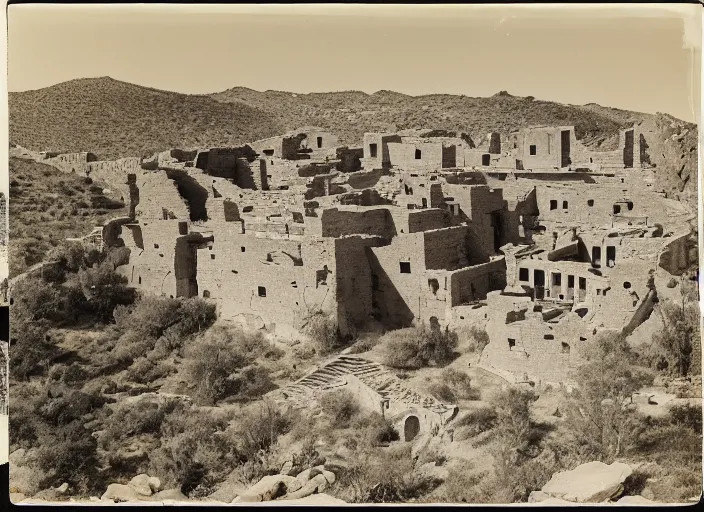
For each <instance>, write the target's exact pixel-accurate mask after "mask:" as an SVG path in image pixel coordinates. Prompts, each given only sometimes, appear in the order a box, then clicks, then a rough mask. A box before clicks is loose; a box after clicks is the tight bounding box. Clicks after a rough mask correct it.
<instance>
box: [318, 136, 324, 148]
mask: <svg viewBox="0 0 704 512" xmlns="http://www.w3.org/2000/svg"><path fill="white" fill-rule="evenodd" d="M317 142H318V148H322V147H323V138H322V137H318V139H317Z"/></svg>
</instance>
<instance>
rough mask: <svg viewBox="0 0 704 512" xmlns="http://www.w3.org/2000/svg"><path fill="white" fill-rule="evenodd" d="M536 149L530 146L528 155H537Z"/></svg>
mask: <svg viewBox="0 0 704 512" xmlns="http://www.w3.org/2000/svg"><path fill="white" fill-rule="evenodd" d="M537 150H538V148H537V147H536V146H535V145H531V146H530V154H531V155H536V154H537Z"/></svg>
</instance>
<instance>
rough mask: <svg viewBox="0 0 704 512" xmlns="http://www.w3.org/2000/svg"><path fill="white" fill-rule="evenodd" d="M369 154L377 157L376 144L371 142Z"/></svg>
mask: <svg viewBox="0 0 704 512" xmlns="http://www.w3.org/2000/svg"><path fill="white" fill-rule="evenodd" d="M369 156H370V157H371V158H376V144H369Z"/></svg>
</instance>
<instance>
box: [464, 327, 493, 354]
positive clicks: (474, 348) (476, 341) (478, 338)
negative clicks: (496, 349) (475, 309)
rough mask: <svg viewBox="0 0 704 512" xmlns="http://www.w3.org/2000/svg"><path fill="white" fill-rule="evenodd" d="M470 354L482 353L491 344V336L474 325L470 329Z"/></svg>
mask: <svg viewBox="0 0 704 512" xmlns="http://www.w3.org/2000/svg"><path fill="white" fill-rule="evenodd" d="M468 334H469V339H470V343H469V348H468V351H469V352H481V351H483V350H484V347H486V346H487V345H488V344H489V334H488V333H487V332H486V330H484V329H480V328H479V327H477V326H476V325H473V326H472V327H471V328H470V329H469V333H468Z"/></svg>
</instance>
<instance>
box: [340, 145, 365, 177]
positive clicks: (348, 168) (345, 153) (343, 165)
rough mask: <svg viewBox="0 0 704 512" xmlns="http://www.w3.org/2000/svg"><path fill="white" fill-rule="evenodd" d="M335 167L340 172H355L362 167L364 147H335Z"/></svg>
mask: <svg viewBox="0 0 704 512" xmlns="http://www.w3.org/2000/svg"><path fill="white" fill-rule="evenodd" d="M335 153H336V154H335V159H336V160H339V162H338V164H337V165H336V169H337V170H338V171H340V172H357V171H359V170H360V169H361V168H362V158H364V148H348V147H341V148H336V149H335Z"/></svg>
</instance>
